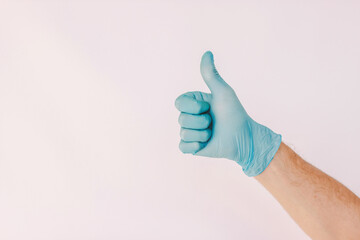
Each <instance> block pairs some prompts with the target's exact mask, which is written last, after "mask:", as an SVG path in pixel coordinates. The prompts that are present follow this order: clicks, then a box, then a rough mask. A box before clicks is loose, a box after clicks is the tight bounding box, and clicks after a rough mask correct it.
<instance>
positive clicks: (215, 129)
mask: <svg viewBox="0 0 360 240" xmlns="http://www.w3.org/2000/svg"><path fill="white" fill-rule="evenodd" d="M200 70H201V75H202V77H203V79H204V81H205V83H206V84H207V86H208V87H209V89H210V91H211V93H210V94H209V93H203V92H198V91H195V92H187V93H185V94H182V95H180V96H179V97H178V98H177V99H176V101H175V106H176V108H177V109H178V110H179V111H181V114H180V116H179V124H180V125H181V130H180V137H181V141H180V144H179V148H180V150H181V151H182V152H183V153H191V154H194V155H198V156H206V157H214V158H227V159H231V160H234V161H236V162H237V163H238V164H240V165H241V166H242V168H243V171H244V172H245V174H246V175H248V176H250V177H252V176H256V175H258V174H260V173H261V172H263V171H264V170H265V169H266V167H267V166H268V165H269V164H270V162H271V161H272V159H273V157H274V155H275V153H276V152H277V150H278V148H279V147H280V143H281V138H282V137H281V135H280V134H277V133H275V132H273V131H272V130H270V129H269V128H267V127H265V126H263V125H261V124H259V123H257V122H256V121H254V120H253V119H252V118H251V117H250V116H249V115H248V114H247V112H246V111H245V109H244V107H243V106H242V105H241V103H240V101H239V99H238V97H237V96H236V93H235V92H234V90H233V89H232V88H231V87H230V86H229V85H228V84H227V83H226V82H225V81H224V80H223V79H222V78H221V77H220V75H219V74H218V72H217V70H216V68H215V65H214V59H213V54H212V53H211V52H210V51H208V52H206V53H204V55H203V57H202V59H201V64H200Z"/></svg>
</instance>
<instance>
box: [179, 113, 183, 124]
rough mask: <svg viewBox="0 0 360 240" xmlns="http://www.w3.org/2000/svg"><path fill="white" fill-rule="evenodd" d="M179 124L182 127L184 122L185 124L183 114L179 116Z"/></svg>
mask: <svg viewBox="0 0 360 240" xmlns="http://www.w3.org/2000/svg"><path fill="white" fill-rule="evenodd" d="M178 122H179V124H180V125H182V124H183V122H184V114H182V113H181V114H180V115H179V118H178Z"/></svg>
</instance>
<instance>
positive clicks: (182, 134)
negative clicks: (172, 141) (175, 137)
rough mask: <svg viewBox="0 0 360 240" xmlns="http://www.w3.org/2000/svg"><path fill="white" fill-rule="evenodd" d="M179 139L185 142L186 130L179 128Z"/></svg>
mask: <svg viewBox="0 0 360 240" xmlns="http://www.w3.org/2000/svg"><path fill="white" fill-rule="evenodd" d="M180 138H181V139H183V140H185V138H186V130H185V129H183V128H181V130H180Z"/></svg>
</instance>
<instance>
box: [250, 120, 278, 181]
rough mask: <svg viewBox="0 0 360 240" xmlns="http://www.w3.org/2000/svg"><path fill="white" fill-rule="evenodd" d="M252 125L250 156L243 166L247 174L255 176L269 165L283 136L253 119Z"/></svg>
mask: <svg viewBox="0 0 360 240" xmlns="http://www.w3.org/2000/svg"><path fill="white" fill-rule="evenodd" d="M250 126H251V128H250V129H251V131H252V134H251V136H252V141H251V150H250V157H249V160H248V161H247V162H246V164H245V166H243V171H244V173H245V174H246V175H247V176H249V177H254V176H257V175H259V174H260V173H262V172H263V171H264V170H265V169H266V168H267V167H268V166H269V164H270V162H271V161H272V160H273V158H274V156H275V154H276V152H277V151H278V149H279V147H280V144H281V140H282V136H281V135H280V134H277V133H275V132H273V131H272V130H271V129H269V128H267V127H265V126H263V125H261V124H259V123H257V122H255V121H252V123H250Z"/></svg>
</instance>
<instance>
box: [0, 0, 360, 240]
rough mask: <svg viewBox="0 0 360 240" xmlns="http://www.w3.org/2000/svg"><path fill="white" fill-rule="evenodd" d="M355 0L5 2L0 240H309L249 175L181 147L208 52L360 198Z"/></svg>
mask: <svg viewBox="0 0 360 240" xmlns="http://www.w3.org/2000/svg"><path fill="white" fill-rule="evenodd" d="M359 11H360V4H359V2H358V1H340V0H339V1H250V0H249V1H235V0H234V1H220V0H219V1H196V2H194V1H193V2H192V3H191V2H190V1H188V2H187V1H178V2H175V1H172V2H170V1H91V2H89V1H57V2H55V1H52V2H51V1H47V2H45V1H43V2H42V1H26V2H25V1H24V2H19V1H4V0H1V1H0V239H1V240H8V239H9V240H10V239H36V240H42V239H46V240H49V239H51V240H53V239H54V240H55V239H76V240H78V239H107V240H111V239H157V240H158V239H307V237H306V235H305V234H304V233H303V232H302V231H301V229H300V228H299V227H298V226H297V225H296V224H295V223H294V221H293V220H292V219H291V218H290V217H289V216H288V215H287V213H286V212H285V211H284V210H283V209H282V208H281V206H280V205H279V204H278V203H277V202H276V201H275V200H274V198H273V197H272V196H271V195H270V194H269V193H268V192H267V191H266V190H265V189H264V188H263V187H262V186H261V185H260V184H258V183H257V182H256V181H255V180H254V179H252V178H248V177H247V176H245V175H244V174H243V172H242V170H241V167H240V166H239V165H237V164H236V163H234V162H231V161H229V160H224V159H209V158H203V157H195V156H192V155H183V154H182V153H181V152H180V151H179V150H178V142H179V140H180V139H179V130H180V129H179V126H178V123H177V118H178V112H177V111H176V109H175V107H174V101H175V98H176V97H177V96H178V95H180V94H181V93H183V92H186V91H191V90H201V91H208V90H207V88H206V85H205V84H204V82H203V81H202V79H201V76H200V72H199V64H200V58H201V55H202V53H203V52H205V51H206V50H212V51H213V53H214V56H215V62H216V65H217V68H218V70H219V72H220V74H221V75H222V76H223V78H224V79H225V80H226V81H227V82H228V83H229V84H230V85H231V86H232V87H233V88H234V89H235V90H236V92H237V94H238V96H239V98H240V100H241V102H242V103H243V105H244V106H245V108H246V110H247V112H248V113H249V114H250V115H251V116H252V118H254V119H255V120H256V121H258V122H260V123H262V124H264V125H266V126H268V127H269V128H271V129H272V130H273V131H275V132H277V133H281V134H282V136H283V140H284V142H285V143H287V144H291V145H293V146H294V147H295V150H296V151H297V152H298V153H299V154H300V155H301V156H302V157H303V158H305V159H306V160H307V161H309V162H310V163H312V164H313V165H315V166H317V167H319V168H320V169H322V170H323V171H325V172H327V173H328V174H330V175H331V176H333V177H335V178H336V179H338V180H339V181H341V182H342V183H343V184H345V185H346V186H347V187H349V188H350V189H351V190H353V191H354V192H355V193H356V194H360V181H359V173H358V171H359V170H358V169H359V167H360V163H359V153H358V152H359V145H360V140H359V137H358V136H359V134H360V127H359V126H360V125H359V122H360V113H359V112H360V95H359V87H360V84H359V80H360V68H359V66H360V65H359V64H360V44H359V43H360V30H359V25H360V14H359Z"/></svg>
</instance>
